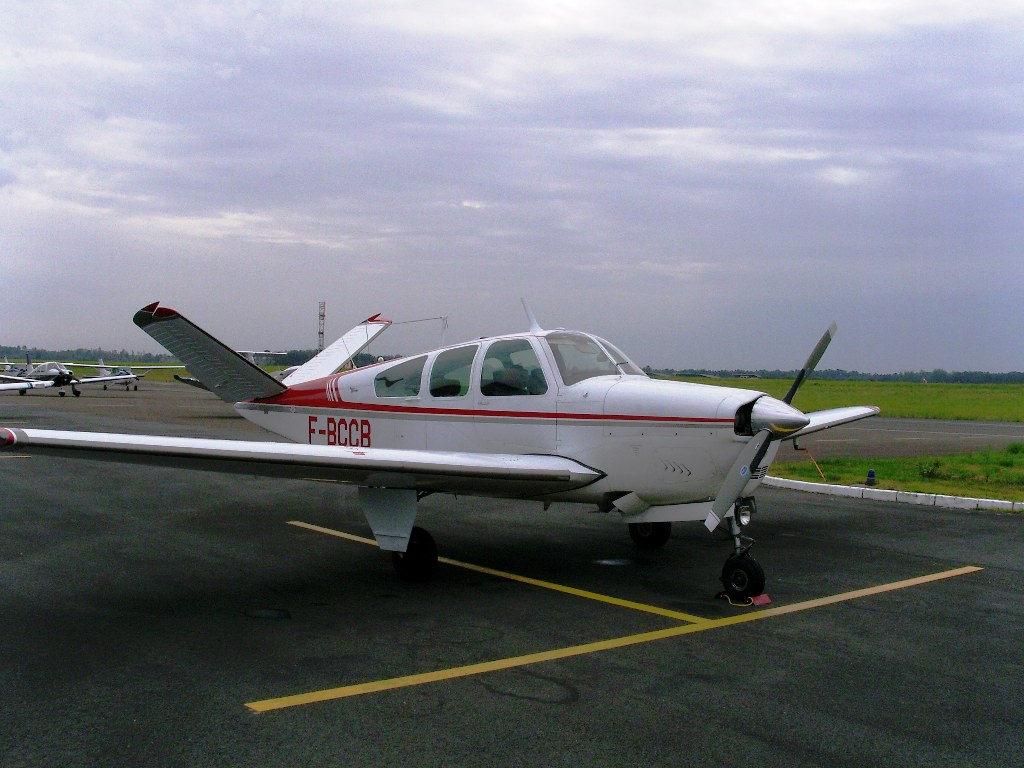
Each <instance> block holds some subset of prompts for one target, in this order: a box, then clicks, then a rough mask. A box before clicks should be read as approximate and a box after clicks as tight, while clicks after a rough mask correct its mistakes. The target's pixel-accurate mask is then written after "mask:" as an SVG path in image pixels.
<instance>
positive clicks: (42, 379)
mask: <svg viewBox="0 0 1024 768" xmlns="http://www.w3.org/2000/svg"><path fill="white" fill-rule="evenodd" d="M73 365H75V367H76V368H96V367H98V366H95V365H79V364H77V363H74V364H73ZM104 370H106V371H107V372H106V373H103V372H102V371H101V375H99V376H77V375H75V373H74V371H72V370H71V369H70V368H68V366H67V365H66V364H65V363H58V362H56V361H53V360H51V361H47V362H45V363H39V364H37V365H32V362H31V361H28V364H27V365H26V366H25V368H24V369H23V370H21V371H19V372H18V373H17V374H14V373H0V391H10V390H16V391H17V392H18V394H19V395H24V394H25V392H27V391H28V390H30V389H45V388H49V387H57V388H58V392H57V394H59V395H60V396H61V397H64V395H66V394H67V392H65V391H64V388H65V387H71V393H72V394H73V395H74V396H75V397H80V396H81V394H82V392H81V390H80V389H78V385H79V384H103V388H104V389H106V386H107V384H108V383H111V382H115V383H117V382H121V383H127V382H131V381H137V380H138V378H139V377H138V375H137V374H134V373H116V374H115V373H111V372H110V371H109V369H106V368H104Z"/></svg>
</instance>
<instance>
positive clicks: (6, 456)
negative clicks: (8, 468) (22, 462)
mask: <svg viewBox="0 0 1024 768" xmlns="http://www.w3.org/2000/svg"><path fill="white" fill-rule="evenodd" d="M31 458H32V457H31V456H29V455H28V454H27V453H3V454H0V459H31Z"/></svg>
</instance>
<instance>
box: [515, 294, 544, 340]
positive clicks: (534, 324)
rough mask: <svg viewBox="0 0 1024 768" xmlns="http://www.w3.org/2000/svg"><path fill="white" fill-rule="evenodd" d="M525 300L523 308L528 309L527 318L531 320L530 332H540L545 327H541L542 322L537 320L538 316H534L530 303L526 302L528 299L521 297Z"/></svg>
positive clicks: (522, 300)
mask: <svg viewBox="0 0 1024 768" xmlns="http://www.w3.org/2000/svg"><path fill="white" fill-rule="evenodd" d="M520 301H521V302H523V309H525V310H526V319H527V320H529V321H530V333H540V332H541V331H543V330H544V329H543V328H541V327H540V323H538V322H537V318H536V317H534V316H533V310H531V309H530V305H529V304H527V303H526V299H520Z"/></svg>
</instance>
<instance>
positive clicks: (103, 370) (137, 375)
mask: <svg viewBox="0 0 1024 768" xmlns="http://www.w3.org/2000/svg"><path fill="white" fill-rule="evenodd" d="M64 365H74V366H75V368H95V369H96V370H97V371H99V374H100V375H99V376H98V377H94V378H92V379H90V380H88V381H85V380H83V381H80V382H79V383H80V384H99V383H102V384H103V388H104V389H106V388H107V385H108V384H109V383H111V382H113V383H118V384H124V391H125V392H128V391H129V390H131V389H134V390H135V391H138V389H139V382H140V381H141V380H142V379H143V377H145V375H146V374H147V373H149V372H150V371H163V370H181V369H183V368H184V367H185V366H184V365H143V366H128V365H121V366H116V367H115V366H111V365H107V364H106V363H104V362H103V358H102V357H101V358H100V359H99V360H98V361H96V363H64ZM118 377H123V378H118Z"/></svg>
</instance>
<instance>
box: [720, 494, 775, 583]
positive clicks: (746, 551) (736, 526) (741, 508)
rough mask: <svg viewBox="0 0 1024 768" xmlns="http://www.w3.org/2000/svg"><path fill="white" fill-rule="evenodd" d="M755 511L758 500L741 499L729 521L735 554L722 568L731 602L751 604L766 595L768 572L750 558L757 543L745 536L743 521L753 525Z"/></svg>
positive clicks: (738, 500)
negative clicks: (765, 582)
mask: <svg viewBox="0 0 1024 768" xmlns="http://www.w3.org/2000/svg"><path fill="white" fill-rule="evenodd" d="M754 509H755V505H754V499H753V498H745V499H737V501H736V506H735V509H734V511H733V514H732V515H731V516H730V517H728V518H727V519H728V521H729V533H730V534H731V535H732V541H733V548H734V550H735V551H734V552H733V554H732V555H731V556H730V557H729V559H728V560H726V561H725V565H724V566H723V567H722V577H721V580H722V586H723V587H724V588H725V594H726V595H728V597H729V598H730V599H731V600H747V599H749V598H752V597H757V596H758V595H760V594H762V593H763V592H764V569H763V568H762V567H761V564H760V563H759V562H757V560H755V559H754V558H752V557H751V556H750V548H751V547H752V546H754V540H753V539H752V538H750V537H749V536H744V535H743V533H742V530H741V528H740V523H739V521H740V520H742V521H743V523H744V524H746V523H748V522H750V514H751V512H753V511H754Z"/></svg>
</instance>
